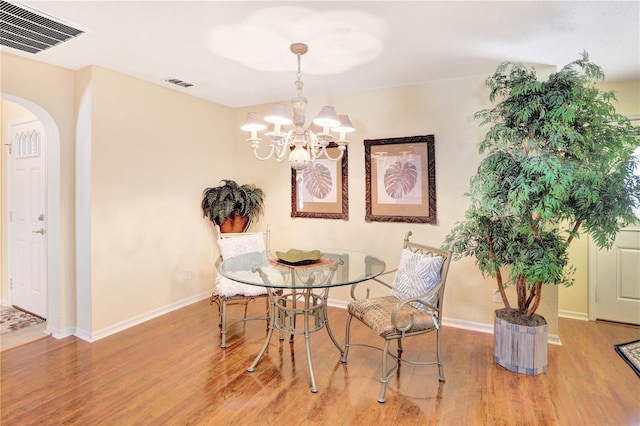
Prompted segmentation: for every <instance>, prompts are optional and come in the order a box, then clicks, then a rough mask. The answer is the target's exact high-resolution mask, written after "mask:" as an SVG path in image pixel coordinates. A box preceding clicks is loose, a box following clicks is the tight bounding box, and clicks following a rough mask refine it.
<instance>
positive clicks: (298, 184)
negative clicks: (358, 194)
mask: <svg viewBox="0 0 640 426" xmlns="http://www.w3.org/2000/svg"><path fill="white" fill-rule="evenodd" d="M327 153H328V155H329V156H331V158H336V157H338V155H340V149H339V148H338V145H337V144H336V143H335V142H331V143H330V144H329V146H328V147H327ZM348 161H349V160H348V150H346V149H345V151H344V154H343V156H342V159H341V160H339V161H332V160H329V159H327V158H324V157H321V158H319V159H317V160H314V161H313V162H312V163H311V164H310V165H309V166H308V167H307V168H305V169H304V170H302V171H300V175H301V176H300V177H301V179H297V177H296V171H295V170H293V169H291V217H303V218H314V219H342V220H348V219H349V182H348V180H349V179H348Z"/></svg>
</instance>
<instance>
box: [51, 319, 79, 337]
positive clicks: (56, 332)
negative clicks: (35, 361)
mask: <svg viewBox="0 0 640 426" xmlns="http://www.w3.org/2000/svg"><path fill="white" fill-rule="evenodd" d="M47 324H48V323H47ZM47 332H48V333H50V334H51V337H53V338H54V339H64V338H65V337H69V336H73V335H75V334H76V328H75V327H67V328H64V329H58V328H53V327H49V326H48V325H47Z"/></svg>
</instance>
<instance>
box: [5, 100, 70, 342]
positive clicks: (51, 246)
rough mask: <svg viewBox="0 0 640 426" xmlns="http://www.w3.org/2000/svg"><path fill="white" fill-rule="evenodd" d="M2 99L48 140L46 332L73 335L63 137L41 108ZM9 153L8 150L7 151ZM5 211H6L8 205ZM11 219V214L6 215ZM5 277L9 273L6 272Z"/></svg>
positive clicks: (26, 102) (20, 101) (21, 101)
mask: <svg viewBox="0 0 640 426" xmlns="http://www.w3.org/2000/svg"><path fill="white" fill-rule="evenodd" d="M0 99H2V100H4V101H8V102H13V103H15V104H18V105H21V106H22V107H24V108H26V109H27V110H29V111H30V112H31V113H33V115H34V116H35V117H36V118H37V119H38V120H39V121H40V122H41V123H42V126H43V128H44V132H45V134H46V139H47V149H46V153H47V158H46V168H47V183H46V192H47V214H48V220H47V243H46V256H47V267H46V269H47V273H46V276H47V286H48V291H47V317H48V318H47V323H48V324H47V330H48V331H50V332H51V333H52V335H53V336H54V337H56V338H62V337H66V336H68V335H71V334H73V331H72V330H68V331H65V329H64V327H63V318H62V317H63V314H64V312H63V302H62V281H61V274H60V271H61V259H60V249H59V247H60V242H61V240H60V232H61V231H60V229H61V226H60V134H59V130H58V126H57V125H56V123H55V122H54V120H53V118H52V117H51V115H50V114H49V113H48V112H47V111H46V110H44V109H43V108H42V107H40V106H39V105H37V104H35V103H33V102H31V101H28V100H26V99H23V98H19V97H17V96H12V95H7V94H4V93H0ZM5 152H6V151H5ZM2 181H3V182H7V170H6V167H3V169H2ZM2 208H3V209H6V205H5V203H3V204H2ZM3 217H8V215H3ZM2 225H3V229H7V226H6V225H7V223H3V224H2ZM6 238H7V236H6V233H4V232H3V240H4V241H3V245H4V244H7V245H5V247H7V249H8V250H12V247H10V246H9V245H8V243H7V240H6ZM3 273H5V274H6V272H3Z"/></svg>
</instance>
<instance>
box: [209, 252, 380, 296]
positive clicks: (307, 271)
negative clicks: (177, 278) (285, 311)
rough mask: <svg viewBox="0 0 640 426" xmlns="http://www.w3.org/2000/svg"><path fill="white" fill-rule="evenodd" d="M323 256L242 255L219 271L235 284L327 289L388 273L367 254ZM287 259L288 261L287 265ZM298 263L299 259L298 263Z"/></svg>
mask: <svg viewBox="0 0 640 426" xmlns="http://www.w3.org/2000/svg"><path fill="white" fill-rule="evenodd" d="M319 251H320V253H321V254H320V255H319V256H318V255H316V254H317V253H314V256H311V258H309V259H304V256H302V257H298V258H295V257H294V258H290V257H288V256H284V255H283V252H274V253H278V254H279V255H280V257H281V259H279V258H278V257H277V256H276V255H275V254H272V255H271V256H268V260H267V261H265V260H264V258H262V259H257V258H256V257H255V256H254V255H246V256H245V255H242V256H237V257H234V258H233V259H229V260H223V261H222V262H220V263H219V264H218V272H219V273H220V274H221V275H222V276H224V277H226V278H229V279H231V280H233V281H237V282H241V283H244V284H250V285H256V286H261V287H272V288H291V289H308V288H326V287H338V286H342V285H348V284H355V283H358V282H361V281H366V280H368V279H371V278H374V277H376V276H378V275H380V274H381V273H383V272H384V270H385V268H386V264H385V263H384V261H382V260H380V259H378V258H376V257H375V256H371V255H369V254H366V253H361V252H357V251H352V250H342V249H319ZM284 259H288V260H289V261H288V262H287V261H286V260H284ZM296 260H299V261H298V262H296Z"/></svg>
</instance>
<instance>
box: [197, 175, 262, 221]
mask: <svg viewBox="0 0 640 426" xmlns="http://www.w3.org/2000/svg"><path fill="white" fill-rule="evenodd" d="M221 183H222V185H220V186H216V187H213V188H206V189H205V190H204V191H203V193H202V196H203V197H202V203H201V208H202V212H203V213H204V216H205V217H208V218H209V220H211V222H213V223H215V224H216V225H218V226H219V227H220V231H221V232H244V231H245V230H246V229H247V228H248V227H249V225H250V224H251V223H252V222H253V221H255V220H257V219H258V217H259V216H260V215H261V214H262V212H263V210H264V199H265V194H264V191H263V190H262V189H260V188H258V187H256V186H255V185H252V184H246V185H238V183H236V182H235V181H233V180H230V179H224V180H222V181H221Z"/></svg>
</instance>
